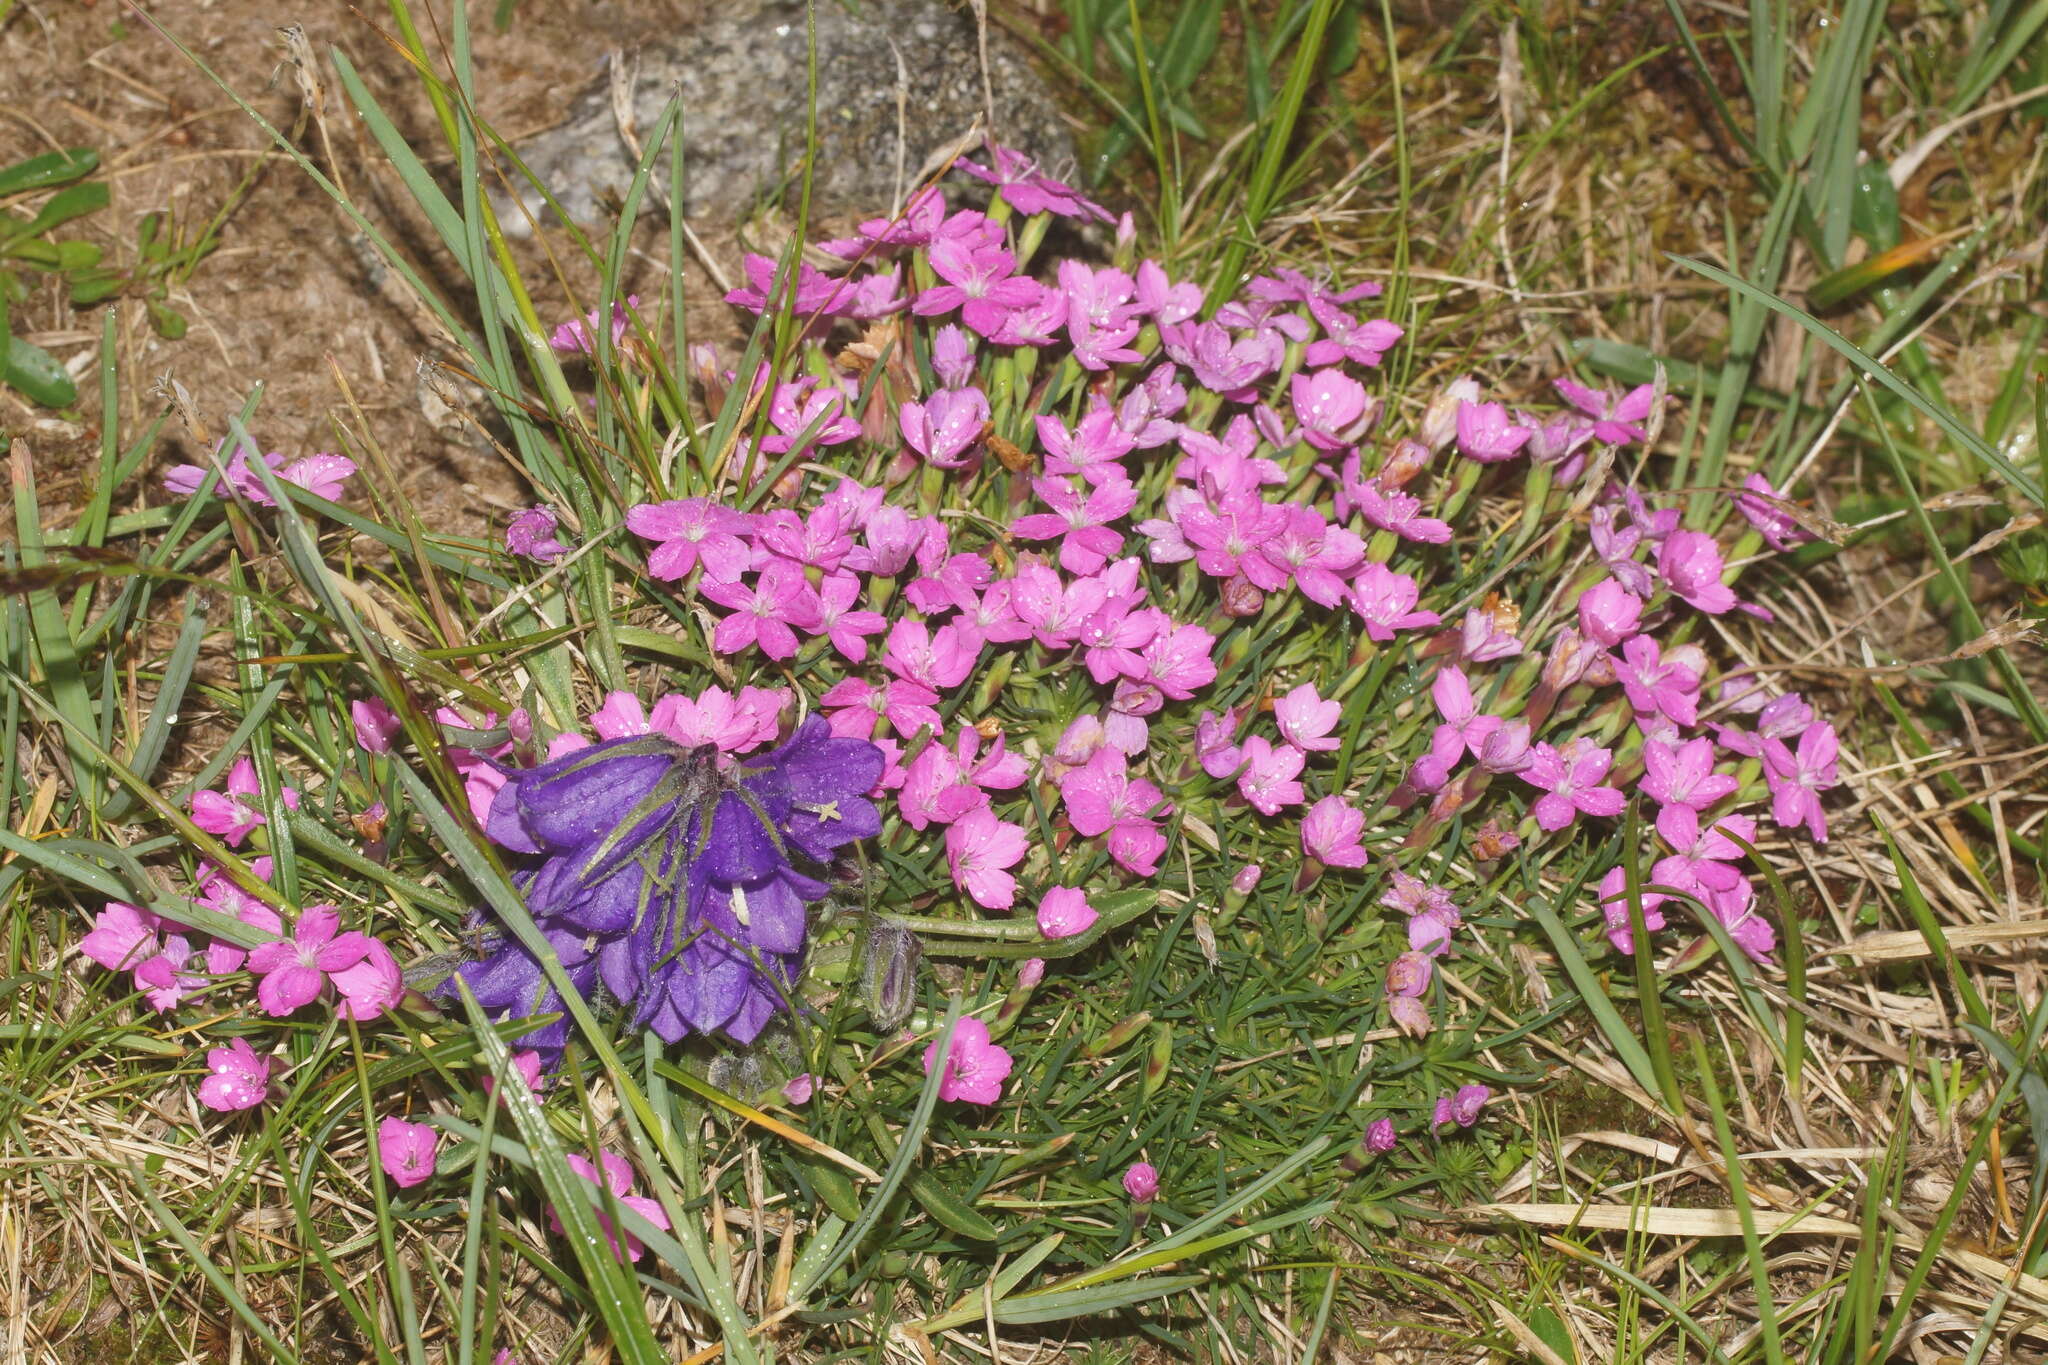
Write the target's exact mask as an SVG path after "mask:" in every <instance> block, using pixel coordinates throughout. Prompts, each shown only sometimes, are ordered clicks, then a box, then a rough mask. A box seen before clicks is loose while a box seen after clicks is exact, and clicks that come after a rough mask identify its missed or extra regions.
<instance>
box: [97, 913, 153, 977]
mask: <svg viewBox="0 0 2048 1365" xmlns="http://www.w3.org/2000/svg"><path fill="white" fill-rule="evenodd" d="M162 927H163V918H162V916H160V915H157V914H156V913H154V912H153V911H149V910H145V909H143V908H142V907H141V906H139V905H129V904H128V903H127V902H125V901H108V902H107V907H106V909H104V910H102V911H100V912H99V914H98V915H97V916H96V917H95V918H94V919H93V925H92V932H91V933H89V934H87V935H86V936H85V937H84V938H82V939H80V940H79V941H78V951H79V952H81V953H83V954H84V955H85V956H87V957H89V958H91V959H92V960H93V961H94V962H97V963H99V964H100V966H102V967H105V968H106V969H107V970H108V971H110V972H126V971H133V970H134V969H135V968H136V967H138V966H140V965H141V964H142V963H144V962H146V961H148V960H149V959H150V958H152V957H155V956H156V953H157V937H156V934H157V930H158V929H160V928H162Z"/></svg>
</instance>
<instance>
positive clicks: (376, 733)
mask: <svg viewBox="0 0 2048 1365" xmlns="http://www.w3.org/2000/svg"><path fill="white" fill-rule="evenodd" d="M348 714H349V719H350V720H352V721H354V722H355V729H356V744H357V746H358V747H360V748H362V749H363V750H365V751H366V752H368V753H373V754H388V753H390V752H391V741H392V740H394V739H396V738H397V737H398V732H399V729H400V728H401V727H400V725H399V721H398V713H397V712H396V711H393V710H392V709H391V708H390V707H389V706H386V705H385V704H384V702H383V701H382V700H380V699H379V698H376V697H371V698H370V699H369V700H368V701H352V702H350V703H349V704H348Z"/></svg>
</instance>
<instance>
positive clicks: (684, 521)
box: [626, 498, 753, 583]
mask: <svg viewBox="0 0 2048 1365" xmlns="http://www.w3.org/2000/svg"><path fill="white" fill-rule="evenodd" d="M752 528H753V521H752V519H751V518H749V517H748V516H746V515H745V514H744V513H741V512H735V511H733V510H732V509H731V508H729V507H721V506H720V505H719V504H717V503H715V502H712V501H710V500H709V499H707V498H682V499H679V500H674V501H670V502H649V503H641V504H640V505H639V506H637V507H630V508H628V509H627V510H626V529H627V530H629V531H631V532H632V533H633V534H634V535H636V536H639V537H640V538H641V539H643V540H652V541H656V542H658V543H657V544H656V546H655V549H654V552H653V553H652V554H650V555H648V556H647V572H648V573H649V574H650V575H651V576H653V577H655V578H659V579H661V580H663V581H664V582H670V581H673V580H675V579H678V578H682V577H685V576H687V575H688V574H689V572H690V571H691V570H692V569H695V568H696V567H697V566H698V565H700V564H701V565H703V567H704V576H705V577H706V578H711V579H717V580H720V581H722V582H727V583H730V582H733V581H734V580H736V579H738V578H739V576H740V575H741V574H743V573H745V572H746V571H747V569H748V567H749V565H750V564H751V563H752V562H753V553H752V552H751V551H750V550H748V549H747V543H746V542H745V541H744V540H742V539H740V537H741V536H742V535H745V534H747V533H749V532H750V531H751V530H752Z"/></svg>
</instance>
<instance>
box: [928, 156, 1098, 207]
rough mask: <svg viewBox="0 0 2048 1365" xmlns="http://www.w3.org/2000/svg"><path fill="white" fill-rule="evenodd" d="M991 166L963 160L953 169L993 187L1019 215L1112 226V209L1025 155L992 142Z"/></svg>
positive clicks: (962, 158) (959, 160)
mask: <svg viewBox="0 0 2048 1365" xmlns="http://www.w3.org/2000/svg"><path fill="white" fill-rule="evenodd" d="M984 145H985V146H986V147H987V148H988V159H989V163H990V164H988V165H986V166H984V165H982V164H981V163H980V162H979V161H969V160H968V159H967V158H966V157H964V156H963V157H961V158H959V159H958V160H956V161H955V162H954V163H953V169H954V170H956V171H959V172H961V173H962V174H964V175H971V176H973V177H974V178H975V179H976V180H979V181H982V182H983V183H985V184H989V185H994V186H995V187H996V193H998V194H1000V195H1001V196H1002V197H1003V202H1004V203H1006V204H1008V205H1009V206H1010V207H1011V208H1013V209H1015V210H1017V212H1019V213H1021V214H1023V215H1025V216H1026V217H1031V216H1033V215H1035V214H1040V213H1051V214H1057V215H1058V216H1060V217H1062V218H1078V219H1080V220H1081V221H1083V222H1089V221H1093V222H1097V223H1112V222H1115V221H1116V220H1115V219H1113V218H1111V217H1110V216H1109V210H1108V209H1105V208H1104V207H1102V205H1100V204H1098V203H1095V202H1094V201H1093V200H1090V199H1085V198H1083V197H1082V195H1081V192H1080V191H1079V190H1077V189H1075V188H1074V187H1073V186H1072V185H1068V184H1064V183H1062V182H1061V181H1058V180H1055V179H1053V178H1052V177H1051V176H1049V175H1046V174H1044V173H1042V172H1041V171H1040V170H1039V169H1038V163H1037V162H1036V161H1033V160H1032V159H1031V158H1030V157H1028V156H1026V155H1024V153H1022V152H1020V151H1017V150H1015V149H1014V148H1010V147H1003V146H998V145H997V144H996V143H993V142H990V143H985V144H984Z"/></svg>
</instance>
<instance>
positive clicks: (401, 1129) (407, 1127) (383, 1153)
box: [377, 1114, 441, 1190]
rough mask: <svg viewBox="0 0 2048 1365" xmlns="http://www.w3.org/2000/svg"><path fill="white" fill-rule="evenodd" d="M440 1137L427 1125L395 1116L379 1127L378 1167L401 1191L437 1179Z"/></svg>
mask: <svg viewBox="0 0 2048 1365" xmlns="http://www.w3.org/2000/svg"><path fill="white" fill-rule="evenodd" d="M440 1142H441V1137H440V1134H438V1133H436V1132H435V1131H434V1130H433V1128H431V1127H430V1126H428V1125H427V1124H424V1123H407V1122H406V1121H405V1120H404V1119H402V1118H400V1117H398V1115H396V1114H393V1115H391V1116H390V1117H389V1118H386V1119H385V1120H384V1121H383V1122H381V1123H379V1124H378V1125H377V1163H378V1164H379V1165H380V1166H382V1167H383V1168H384V1174H386V1175H388V1176H390V1177H391V1183H392V1184H394V1185H396V1186H398V1188H400V1189H401V1190H409V1189H411V1188H412V1187H413V1186H415V1185H423V1184H425V1183H426V1182H427V1181H429V1180H432V1179H433V1178H434V1154H435V1148H436V1147H438V1146H439V1145H440Z"/></svg>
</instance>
